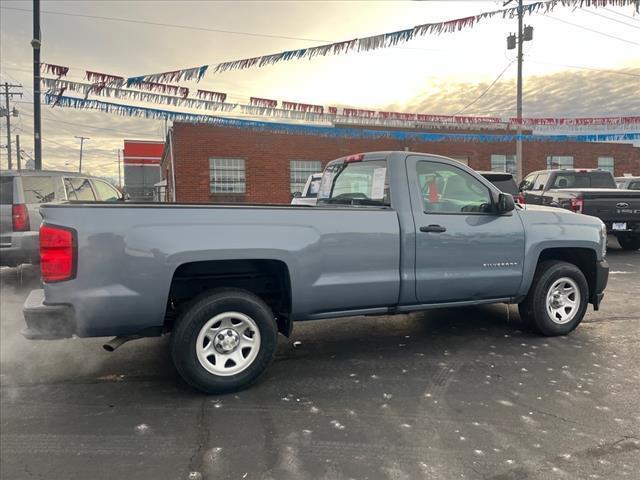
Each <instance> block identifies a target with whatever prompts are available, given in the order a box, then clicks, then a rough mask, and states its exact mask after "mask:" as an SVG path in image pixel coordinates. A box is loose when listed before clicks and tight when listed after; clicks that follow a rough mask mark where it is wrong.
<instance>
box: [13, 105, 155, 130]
mask: <svg viewBox="0 0 640 480" xmlns="http://www.w3.org/2000/svg"><path fill="white" fill-rule="evenodd" d="M44 113H51V110H45V112H44ZM21 115H24V116H26V117H33V115H31V114H29V113H21ZM49 120H52V121H55V122H56V123H63V124H66V125H72V126H74V127H84V128H89V129H92V130H104V131H107V132H115V133H117V134H119V135H131V134H133V135H140V136H152V135H150V134H149V133H141V132H132V131H131V130H126V131H125V130H116V129H115V128H107V127H96V126H93V125H87V124H83V123H74V122H66V121H63V120H58V119H57V118H50V119H49Z"/></svg>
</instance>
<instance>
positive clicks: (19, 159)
mask: <svg viewBox="0 0 640 480" xmlns="http://www.w3.org/2000/svg"><path fill="white" fill-rule="evenodd" d="M16 166H17V167H18V170H22V158H21V155H20V135H16Z"/></svg>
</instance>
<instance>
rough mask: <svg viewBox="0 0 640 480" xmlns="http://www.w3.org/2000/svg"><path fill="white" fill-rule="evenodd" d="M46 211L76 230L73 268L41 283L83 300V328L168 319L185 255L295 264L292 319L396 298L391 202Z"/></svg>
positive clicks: (59, 298) (66, 299)
mask: <svg viewBox="0 0 640 480" xmlns="http://www.w3.org/2000/svg"><path fill="white" fill-rule="evenodd" d="M41 211H42V215H43V219H44V222H45V223H46V224H52V225H64V226H65V227H70V228H72V229H74V230H75V231H76V232H77V235H78V238H77V248H78V265H77V274H76V276H75V278H74V279H73V280H70V281H65V282H61V283H47V284H45V286H44V288H45V293H46V298H47V301H48V302H49V303H52V304H55V303H70V304H72V305H81V308H82V310H83V311H79V312H76V318H77V322H78V325H77V328H76V329H77V332H78V334H79V335H80V336H100V335H110V334H112V333H113V332H118V334H127V333H135V332H136V331H140V330H141V329H144V328H148V327H150V326H154V325H155V326H158V325H162V323H163V321H164V318H165V312H166V308H167V305H166V299H167V297H168V294H169V288H170V285H171V281H172V279H173V276H174V273H175V271H176V268H177V267H178V266H181V265H185V264H187V263H189V262H199V261H210V260H224V259H246V260H251V259H264V258H268V259H272V260H274V261H277V262H282V263H283V264H284V265H289V266H291V269H290V279H289V280H290V284H291V292H292V293H291V294H292V296H295V298H296V302H295V309H296V310H294V311H293V312H292V313H291V314H292V317H294V318H296V319H311V318H323V317H324V316H331V315H333V316H337V315H336V312H340V311H341V310H348V309H349V308H351V307H352V306H353V305H360V306H362V307H363V313H367V312H368V311H371V312H375V311H376V309H379V308H382V306H388V305H395V304H397V303H398V298H399V290H400V272H399V268H400V267H399V266H400V230H399V224H398V217H397V214H396V212H395V211H394V210H392V209H390V208H384V207H344V206H339V207H324V206H323V207H313V208H309V207H306V206H295V205H294V206H291V205H259V206H258V205H255V206H254V205H246V204H242V205H211V204H204V205H203V204H149V203H128V204H114V203H81V202H65V203H58V204H49V205H44V206H43V207H42V209H41ZM356 257H357V258H359V259H360V260H361V261H360V262H354V261H353V259H354V258H356ZM312 287H313V288H312ZM311 291H313V292H314V295H313V296H309V292H311ZM83 318H91V324H90V326H89V325H85V324H83V320H82V319H83Z"/></svg>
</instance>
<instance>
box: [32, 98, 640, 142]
mask: <svg viewBox="0 0 640 480" xmlns="http://www.w3.org/2000/svg"><path fill="white" fill-rule="evenodd" d="M44 102H45V103H46V104H49V105H52V104H54V103H55V104H56V105H57V106H59V107H66V108H74V109H81V110H97V111H101V112H104V113H113V114H116V115H124V116H128V117H137V118H147V119H156V120H164V119H167V120H172V121H174V122H187V123H207V124H213V125H218V126H226V127H238V128H248V129H252V130H258V131H271V132H274V133H281V134H287V135H318V136H324V137H337V138H394V139H399V140H421V141H427V142H442V141H460V142H500V143H503V142H508V143H511V142H514V141H516V140H517V139H520V140H522V141H526V142H616V141H617V142H620V141H635V140H640V132H631V133H604V134H601V133H595V134H594V133H591V134H585V135H530V134H520V135H518V134H504V135H500V134H491V133H477V134H476V133H473V134H472V133H429V132H419V131H415V130H414V131H401V130H373V129H364V128H348V127H347V128H343V127H340V128H335V127H327V126H317V125H314V126H311V125H299V124H286V123H272V122H260V121H254V120H241V119H232V118H223V117H218V116H213V115H202V114H195V113H188V112H176V111H171V110H161V109H157V108H147V107H139V106H136V105H123V104H118V103H112V102H103V101H100V100H93V99H89V100H87V99H84V98H75V97H67V96H63V95H56V94H53V93H46V94H45V95H44ZM223 105H224V104H223Z"/></svg>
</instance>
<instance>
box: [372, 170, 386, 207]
mask: <svg viewBox="0 0 640 480" xmlns="http://www.w3.org/2000/svg"><path fill="white" fill-rule="evenodd" d="M386 177H387V169H386V168H385V167H383V168H374V169H373V182H372V184H371V199H372V200H382V199H383V198H384V182H385V180H386Z"/></svg>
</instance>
